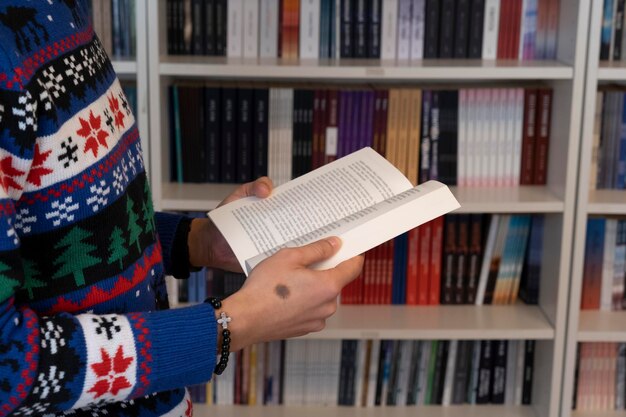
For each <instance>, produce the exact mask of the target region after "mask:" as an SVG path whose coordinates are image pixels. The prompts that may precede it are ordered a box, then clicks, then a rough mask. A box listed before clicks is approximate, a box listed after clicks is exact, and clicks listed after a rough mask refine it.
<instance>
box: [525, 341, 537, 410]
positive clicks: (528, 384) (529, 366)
mask: <svg viewBox="0 0 626 417" xmlns="http://www.w3.org/2000/svg"><path fill="white" fill-rule="evenodd" d="M524 344H525V348H524V351H525V352H526V354H525V356H524V385H523V388H522V404H523V405H528V404H531V402H532V388H533V373H534V367H535V341H534V340H526V341H525V342H524Z"/></svg>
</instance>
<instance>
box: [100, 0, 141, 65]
mask: <svg viewBox="0 0 626 417" xmlns="http://www.w3.org/2000/svg"><path fill="white" fill-rule="evenodd" d="M90 2H91V16H92V22H93V29H94V31H95V32H96V35H97V36H98V39H100V42H101V43H102V46H103V47H104V50H105V51H106V52H107V54H109V56H111V57H112V58H113V59H129V58H133V57H135V51H136V45H137V29H136V25H135V0H90Z"/></svg>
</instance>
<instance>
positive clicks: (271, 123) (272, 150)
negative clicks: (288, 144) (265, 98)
mask: <svg viewBox="0 0 626 417" xmlns="http://www.w3.org/2000/svg"><path fill="white" fill-rule="evenodd" d="M278 98H279V90H278V89H277V88H270V92H269V118H268V129H267V130H268V141H267V175H268V176H269V177H270V178H278V160H277V158H278V116H279V114H278V113H279V106H278V104H279V100H278Z"/></svg>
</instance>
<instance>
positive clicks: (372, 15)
mask: <svg viewBox="0 0 626 417" xmlns="http://www.w3.org/2000/svg"><path fill="white" fill-rule="evenodd" d="M381 19H382V0H372V1H371V4H370V8H369V31H367V32H366V33H367V34H369V38H368V55H367V57H368V58H374V59H378V58H380V53H381V30H382V21H381Z"/></svg>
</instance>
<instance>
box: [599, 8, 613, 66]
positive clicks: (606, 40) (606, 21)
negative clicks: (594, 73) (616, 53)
mask: <svg viewBox="0 0 626 417" xmlns="http://www.w3.org/2000/svg"><path fill="white" fill-rule="evenodd" d="M615 1H616V0H604V13H603V16H602V29H601V30H600V59H601V60H608V59H609V57H610V56H609V55H610V50H611V35H612V31H613V3H614V2H615Z"/></svg>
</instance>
